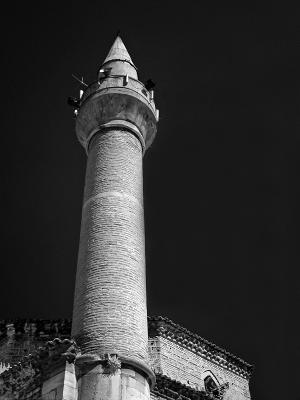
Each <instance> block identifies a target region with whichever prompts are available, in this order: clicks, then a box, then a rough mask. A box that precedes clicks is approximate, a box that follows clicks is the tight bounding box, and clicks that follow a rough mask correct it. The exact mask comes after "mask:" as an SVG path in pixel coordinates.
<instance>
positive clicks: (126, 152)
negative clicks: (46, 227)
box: [72, 129, 148, 362]
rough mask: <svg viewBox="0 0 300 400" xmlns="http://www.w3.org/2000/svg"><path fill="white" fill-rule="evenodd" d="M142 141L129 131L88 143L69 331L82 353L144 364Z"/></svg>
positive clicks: (111, 133) (109, 132)
mask: <svg viewBox="0 0 300 400" xmlns="http://www.w3.org/2000/svg"><path fill="white" fill-rule="evenodd" d="M144 247H145V245H144V211H143V171H142V147H141V144H140V142H139V140H138V139H137V138H136V137H135V136H134V135H133V134H132V133H130V132H128V131H126V130H122V129H110V130H107V131H104V132H101V133H99V134H96V135H95V136H94V138H93V139H92V142H91V144H90V149H89V155H88V162H87V171H86V183H85V193H84V204H83V212H82V226H81V236H80V248H79V258H78V267H77V277H76V288H75V301H74V311H73V325H72V336H73V337H75V339H76V341H77V343H78V344H79V346H80V347H81V348H82V350H83V353H94V354H95V353H96V354H99V355H102V354H103V353H117V354H118V355H120V356H125V357H129V358H131V359H133V360H136V361H140V362H141V361H142V362H145V361H146V362H147V359H148V353H147V346H148V334H147V313H146V279H145V248H144Z"/></svg>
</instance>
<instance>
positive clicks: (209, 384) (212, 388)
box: [204, 375, 219, 396]
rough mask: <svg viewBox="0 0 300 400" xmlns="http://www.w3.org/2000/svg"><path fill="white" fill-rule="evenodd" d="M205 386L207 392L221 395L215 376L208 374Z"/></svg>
mask: <svg viewBox="0 0 300 400" xmlns="http://www.w3.org/2000/svg"><path fill="white" fill-rule="evenodd" d="M204 387H205V391H206V392H207V393H211V394H213V395H214V396H218V395H219V387H218V384H217V383H216V382H215V381H214V380H213V378H212V377H211V376H210V375H207V376H206V377H205V378H204Z"/></svg>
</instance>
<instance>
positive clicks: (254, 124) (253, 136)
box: [0, 1, 300, 400]
mask: <svg viewBox="0 0 300 400" xmlns="http://www.w3.org/2000/svg"><path fill="white" fill-rule="evenodd" d="M41 3H43V5H41ZM197 3H199V4H197ZM202 3H203V4H206V3H208V2H196V1H195V2H190V3H189V2H187V1H185V2H178V5H175V2H169V3H167V2H135V1H130V2H112V1H111V2H108V1H104V2H94V3H92V2H91V3H83V2H82V3H80V4H76V2H72V3H70V4H67V3H66V2H60V3H57V4H55V3H52V2H51V4H50V3H45V2H40V5H35V6H33V3H32V4H31V5H30V3H27V2H26V3H25V4H26V5H23V6H19V5H17V4H16V3H13V2H11V5H9V6H8V9H7V12H6V13H2V18H1V31H2V32H1V41H2V43H1V44H2V46H1V47H2V50H1V55H2V57H1V58H2V61H1V64H2V65H1V67H2V75H1V87H2V96H1V100H2V101H1V132H2V136H1V137H2V152H1V162H2V169H1V172H2V185H1V186H2V200H3V202H2V223H1V226H2V228H3V237H2V246H3V247H2V252H1V261H2V266H1V271H2V272H1V278H0V281H1V315H0V318H15V317H18V316H20V317H42V318H55V317H70V316H71V311H72V302H73V288H74V281H75V271H76V259H77V251H78V240H79V229H80V215H81V204H82V193H83V184H84V173H85V163H86V156H85V153H84V151H83V149H82V148H81V146H80V145H79V143H78V142H77V139H76V136H75V132H74V119H73V117H72V110H71V109H70V108H69V107H68V105H67V104H66V99H67V97H68V96H70V95H71V96H76V95H77V94H78V85H77V84H76V82H75V81H74V79H72V77H71V74H72V73H75V74H78V75H83V76H84V78H85V80H86V81H87V82H90V81H92V80H94V79H95V77H96V70H97V68H98V67H99V66H100V64H101V62H102V61H103V60H104V58H105V56H106V54H107V52H108V50H109V48H110V46H111V44H112V42H113V40H114V37H115V34H116V31H117V30H118V29H120V30H121V36H122V39H123V40H124V42H125V45H126V46H127V49H128V51H129V53H130V55H131V57H132V59H133V61H134V63H135V64H136V65H137V66H138V68H139V77H140V79H141V80H142V81H144V80H146V79H147V78H152V79H153V80H154V81H155V82H156V88H155V89H156V91H155V96H156V97H155V98H156V103H157V107H158V108H159V109H160V116H161V119H160V122H159V130H158V135H157V138H156V140H155V142H154V144H153V146H152V148H151V149H150V150H149V151H148V153H147V154H146V156H145V160H144V161H145V164H144V176H145V184H144V190H145V213H146V246H147V280H148V311H149V314H150V315H165V316H168V317H169V318H171V319H173V320H174V321H175V322H178V323H180V324H182V325H184V326H185V327H187V328H188V329H190V330H192V331H195V332H197V333H199V334H200V335H201V336H203V337H205V338H207V339H209V340H211V341H213V342H215V343H217V344H218V345H220V346H223V347H225V348H226V349H228V350H229V351H231V352H233V353H235V354H237V355H239V356H240V357H242V358H244V359H246V360H247V361H249V362H250V363H253V364H255V372H254V376H253V378H252V382H251V391H252V396H253V398H254V399H255V400H279V399H280V400H282V399H287V398H288V399H289V400H293V399H295V400H299V399H300V395H299V388H298V386H299V385H297V381H298V383H299V373H300V370H299V356H300V347H299V336H300V335H299V333H300V332H299V331H300V330H299V300H300V294H299V293H300V290H299V289H300V285H299V261H300V260H299V259H300V257H299V249H298V247H299V246H298V243H299V238H300V232H299V228H298V227H299V224H297V221H299V220H298V216H299V211H298V208H299V205H298V204H299V197H298V196H297V194H298V191H299V172H300V166H299V155H298V154H299V151H300V139H299V133H300V132H299V128H300V124H299V122H300V121H299V89H300V88H299V67H300V65H299V64H300V63H299V48H300V47H299V46H298V48H297V46H296V44H297V42H298V43H300V41H299V29H298V30H297V23H298V21H299V18H300V12H299V9H298V10H296V9H292V8H291V9H288V7H287V6H284V5H283V2H282V4H281V7H278V8H277V7H276V6H275V5H273V6H272V7H271V6H269V7H265V8H264V7H263V6H262V5H261V4H259V6H256V5H255V4H254V3H251V4H250V5H249V6H247V5H245V4H244V3H246V2H239V6H237V7H230V6H225V2H222V3H223V4H224V5H223V6H220V5H218V3H216V2H212V5H210V6H206V5H203V6H202V5H200V4H202ZM196 4H197V5H196Z"/></svg>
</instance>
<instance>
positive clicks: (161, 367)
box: [149, 337, 250, 400]
mask: <svg viewBox="0 0 300 400" xmlns="http://www.w3.org/2000/svg"><path fill="white" fill-rule="evenodd" d="M149 354H150V364H151V366H152V368H153V369H154V372H155V373H158V374H162V375H165V376H168V377H169V378H171V379H172V380H175V381H178V382H181V383H182V384H184V385H187V386H190V387H192V388H193V389H196V390H203V389H204V377H205V376H206V373H207V372H208V371H209V372H210V373H212V374H213V375H214V376H215V377H216V378H217V380H218V382H219V384H224V383H226V382H228V383H229V390H228V394H227V397H228V399H231V398H232V399H234V400H249V399H250V392H249V383H248V381H247V379H245V378H242V377H240V376H238V375H237V374H235V373H233V372H231V371H228V370H227V369H225V368H223V367H221V366H219V365H217V364H215V363H213V362H211V361H208V360H206V359H205V358H203V357H201V356H199V355H197V354H195V353H194V352H192V351H189V350H188V349H186V348H184V347H181V346H179V345H178V344H176V343H174V342H172V341H170V340H168V339H166V338H163V337H156V338H152V339H149ZM230 393H234V395H232V396H230Z"/></svg>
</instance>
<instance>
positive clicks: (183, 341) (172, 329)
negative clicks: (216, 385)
mask: <svg viewBox="0 0 300 400" xmlns="http://www.w3.org/2000/svg"><path fill="white" fill-rule="evenodd" d="M148 327H149V337H155V336H161V337H164V338H166V339H168V340H171V341H172V342H174V343H177V344H178V345H179V346H181V347H184V348H186V349H188V350H190V351H192V352H193V353H195V354H197V355H199V356H201V357H203V358H205V359H207V360H209V361H211V362H213V363H215V364H217V365H219V366H221V367H223V368H225V369H227V370H229V371H231V372H233V373H235V374H237V375H239V376H241V377H243V378H246V379H249V378H250V376H251V374H252V371H253V366H252V365H250V364H248V363H247V362H246V361H244V360H242V359H241V358H239V357H237V356H235V355H234V354H232V353H230V352H228V351H227V350H225V349H223V348H221V347H219V346H217V345H216V344H214V343H212V342H209V341H208V340H206V339H204V338H202V337H201V336H199V335H197V334H196V333H193V332H190V331H189V330H188V329H186V328H184V327H182V326H180V325H178V324H176V323H175V322H173V321H171V320H170V319H168V318H166V317H161V316H155V317H148Z"/></svg>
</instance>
